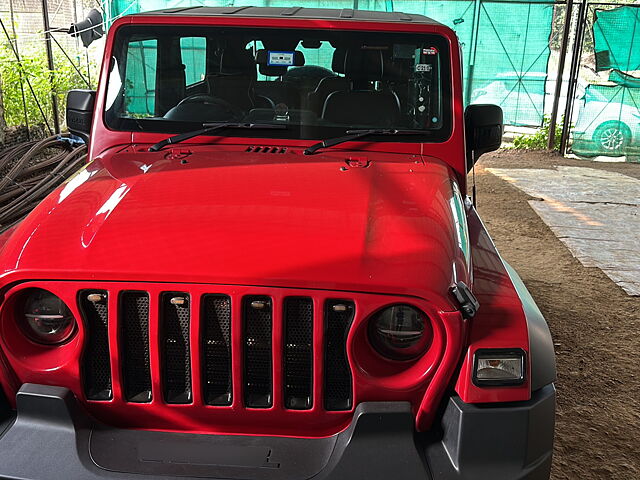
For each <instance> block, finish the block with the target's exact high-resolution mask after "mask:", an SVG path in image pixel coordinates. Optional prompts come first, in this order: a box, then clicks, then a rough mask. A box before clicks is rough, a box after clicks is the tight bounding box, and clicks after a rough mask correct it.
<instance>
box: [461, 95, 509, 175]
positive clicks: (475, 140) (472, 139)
mask: <svg viewBox="0 0 640 480" xmlns="http://www.w3.org/2000/svg"><path fill="white" fill-rule="evenodd" d="M464 128H465V135H466V139H467V145H466V147H467V171H469V170H471V167H472V166H473V164H474V163H475V162H476V161H477V160H478V158H479V157H480V155H482V154H483V153H487V152H492V151H493V150H497V149H498V148H500V144H501V143H502V109H501V108H500V107H499V106H497V105H469V106H468V107H467V109H466V110H465V112H464Z"/></svg>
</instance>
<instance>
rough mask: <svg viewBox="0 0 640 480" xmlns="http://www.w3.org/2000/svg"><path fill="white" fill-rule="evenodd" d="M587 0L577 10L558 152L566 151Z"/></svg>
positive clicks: (578, 69) (585, 19) (563, 152)
mask: <svg viewBox="0 0 640 480" xmlns="http://www.w3.org/2000/svg"><path fill="white" fill-rule="evenodd" d="M586 12H587V0H582V3H580V10H579V11H578V25H577V27H576V37H575V40H574V45H573V54H572V55H573V57H572V58H571V71H570V73H569V84H568V85H567V104H566V105H565V109H564V123H563V125H562V136H561V138H560V154H561V155H564V154H565V152H566V151H567V142H568V141H569V130H570V125H571V112H572V109H573V97H574V95H575V91H576V88H575V87H576V83H577V81H578V73H579V72H580V56H581V55H582V43H583V40H584V26H585V24H586V23H587V15H586Z"/></svg>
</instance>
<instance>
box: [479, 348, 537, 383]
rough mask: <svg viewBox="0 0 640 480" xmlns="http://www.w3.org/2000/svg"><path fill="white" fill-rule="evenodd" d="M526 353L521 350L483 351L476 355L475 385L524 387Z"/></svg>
mask: <svg viewBox="0 0 640 480" xmlns="http://www.w3.org/2000/svg"><path fill="white" fill-rule="evenodd" d="M524 357H525V353H524V350H521V349H481V350H477V351H476V354H475V361H474V368H473V383H474V384H476V385H477V386H479V387H482V386H508V385H522V384H523V383H524V375H525V373H524V372H525V361H524Z"/></svg>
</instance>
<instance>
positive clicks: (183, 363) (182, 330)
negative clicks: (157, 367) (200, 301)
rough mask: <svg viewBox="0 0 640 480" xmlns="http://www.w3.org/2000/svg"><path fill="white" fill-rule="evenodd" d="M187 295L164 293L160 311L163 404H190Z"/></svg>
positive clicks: (189, 317)
mask: <svg viewBox="0 0 640 480" xmlns="http://www.w3.org/2000/svg"><path fill="white" fill-rule="evenodd" d="M190 319H191V315H190V312H189V295H187V294H186V293H182V292H163V293H162V300H161V310H160V338H161V340H160V342H161V343H160V345H161V349H162V354H161V355H162V367H163V368H162V384H163V394H164V400H165V402H166V403H178V404H183V403H191V359H190V357H189V352H190V349H189V323H190Z"/></svg>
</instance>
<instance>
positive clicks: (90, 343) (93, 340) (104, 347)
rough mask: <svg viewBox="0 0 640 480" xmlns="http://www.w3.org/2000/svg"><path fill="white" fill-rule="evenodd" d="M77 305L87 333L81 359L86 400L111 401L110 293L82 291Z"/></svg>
mask: <svg viewBox="0 0 640 480" xmlns="http://www.w3.org/2000/svg"><path fill="white" fill-rule="evenodd" d="M78 303H79V305H80V312H81V314H82V318H83V320H84V324H85V325H86V331H87V344H86V345H87V346H86V349H85V351H84V355H83V358H82V380H83V385H84V392H85V396H86V397H87V399H89V400H111V398H112V397H113V392H112V389H111V365H110V355H109V333H108V310H107V305H108V304H107V292H106V291H105V290H82V291H80V293H79V295H78Z"/></svg>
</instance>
